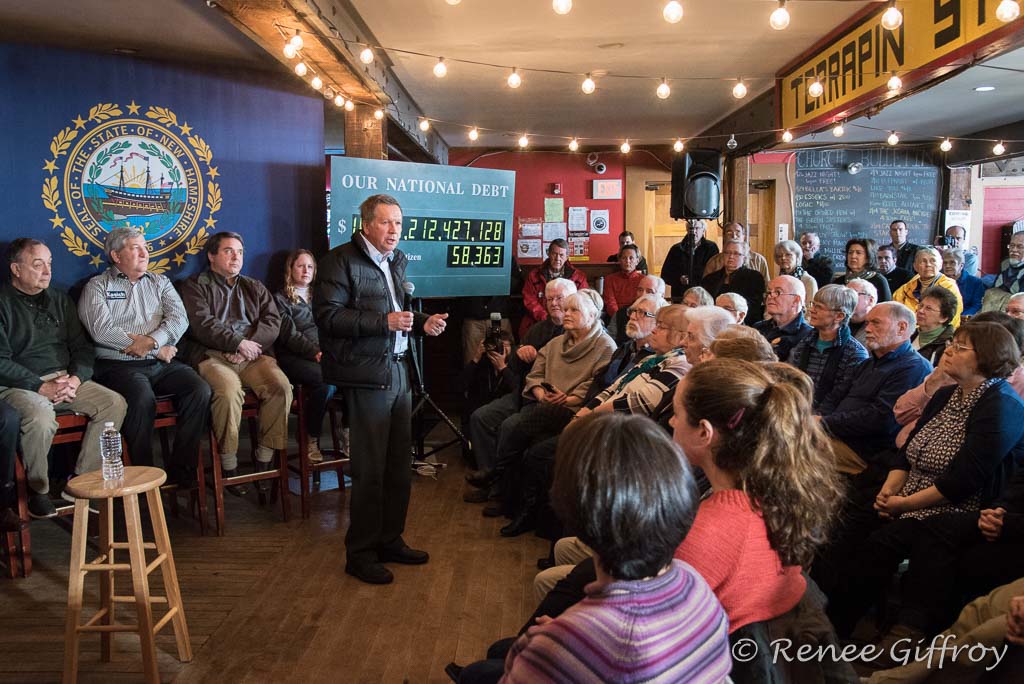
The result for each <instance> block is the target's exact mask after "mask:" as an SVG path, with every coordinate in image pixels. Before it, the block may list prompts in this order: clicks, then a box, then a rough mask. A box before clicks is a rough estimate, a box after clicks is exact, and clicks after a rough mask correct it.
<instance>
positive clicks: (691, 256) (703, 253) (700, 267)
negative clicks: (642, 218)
mask: <svg viewBox="0 0 1024 684" xmlns="http://www.w3.org/2000/svg"><path fill="white" fill-rule="evenodd" d="M706 228H707V226H706V225H705V224H704V222H703V221H701V220H700V219H696V220H692V221H689V222H687V232H686V237H685V238H683V239H682V240H681V241H680V242H678V243H676V244H674V245H672V248H671V249H670V250H668V254H667V255H666V256H665V263H664V264H662V266H661V277H662V278H664V279H665V284H666V285H668V286H669V287H671V288H672V297H673V299H678V300H679V301H682V297H683V294H684V293H685V292H686V290H687V289H689V288H690V287H692V286H693V285H699V284H700V280H701V276H702V275H703V274H704V266H706V265H707V263H708V260H710V259H711V257H713V256H715V255H716V254H718V245H716V244H715V243H714V242H711V241H710V240H705V239H704V231H705V230H706ZM762 280H764V279H763V278H762Z"/></svg>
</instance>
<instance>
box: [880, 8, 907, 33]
mask: <svg viewBox="0 0 1024 684" xmlns="http://www.w3.org/2000/svg"><path fill="white" fill-rule="evenodd" d="M902 24H903V12H900V11H899V8H897V7H896V0H889V7H888V9H886V10H885V11H884V12H882V28H884V29H885V30H887V31H895V30H896V29H898V28H899V27H900V26H901V25H902Z"/></svg>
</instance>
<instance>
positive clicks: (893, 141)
mask: <svg viewBox="0 0 1024 684" xmlns="http://www.w3.org/2000/svg"><path fill="white" fill-rule="evenodd" d="M885 142H887V143H889V144H890V145H898V144H899V142H900V136H898V135H896V131H889V137H888V138H886V139H885Z"/></svg>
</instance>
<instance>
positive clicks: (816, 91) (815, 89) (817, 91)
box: [807, 78, 825, 97]
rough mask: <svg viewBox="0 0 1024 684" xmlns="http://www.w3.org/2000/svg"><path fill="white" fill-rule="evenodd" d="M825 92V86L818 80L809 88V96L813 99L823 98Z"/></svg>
mask: <svg viewBox="0 0 1024 684" xmlns="http://www.w3.org/2000/svg"><path fill="white" fill-rule="evenodd" d="M824 92H825V86H823V85H821V81H819V80H818V79H817V78H815V79H814V81H812V82H811V85H809V86H807V94H808V95H810V96H811V97H821V95H822V93H824Z"/></svg>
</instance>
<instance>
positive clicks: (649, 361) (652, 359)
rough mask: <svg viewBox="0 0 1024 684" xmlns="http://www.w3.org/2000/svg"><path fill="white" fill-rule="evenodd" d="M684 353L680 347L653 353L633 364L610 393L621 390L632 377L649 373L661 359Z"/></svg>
mask: <svg viewBox="0 0 1024 684" xmlns="http://www.w3.org/2000/svg"><path fill="white" fill-rule="evenodd" d="M684 353H685V352H684V351H683V350H682V349H673V350H672V351H670V352H665V353H664V354H653V355H651V356H649V357H647V358H646V359H644V360H643V361H641V362H640V363H638V364H637V365H635V366H633V367H632V368H631V369H630V370H629V372H628V373H626V374H625V375H623V376H622V377H621V378H619V379H618V381H617V382H616V383H615V387H614V388H612V392H611V393H612V394H616V393H618V391H619V390H621V389H622V388H623V387H625V386H626V385H628V384H629V382H630V381H631V380H632V379H633V378H635V377H637V376H639V375H643V374H644V373H649V372H650V371H651V370H652V369H654V368H655V367H657V366H658V364H660V363H661V362H662V361H665V360H666V359H671V358H675V357H677V356H681V355H682V354H684Z"/></svg>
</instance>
